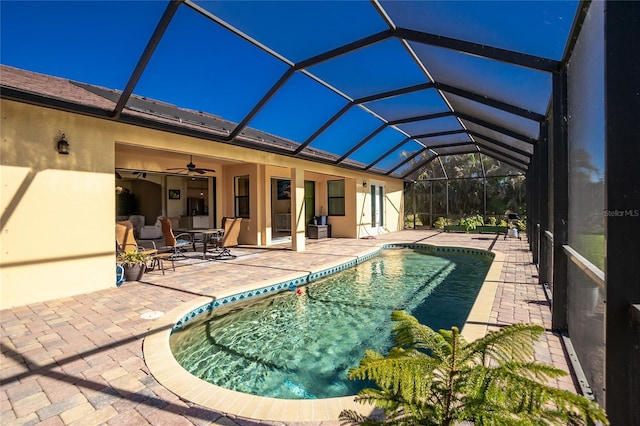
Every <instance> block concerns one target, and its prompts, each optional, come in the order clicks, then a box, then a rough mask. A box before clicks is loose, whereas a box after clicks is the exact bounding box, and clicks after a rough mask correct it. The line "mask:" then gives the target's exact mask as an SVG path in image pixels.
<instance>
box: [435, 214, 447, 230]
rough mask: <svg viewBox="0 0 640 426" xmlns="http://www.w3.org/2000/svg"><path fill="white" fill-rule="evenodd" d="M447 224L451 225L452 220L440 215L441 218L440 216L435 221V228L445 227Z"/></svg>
mask: <svg viewBox="0 0 640 426" xmlns="http://www.w3.org/2000/svg"><path fill="white" fill-rule="evenodd" d="M446 225H451V221H450V220H448V219H445V218H444V217H442V216H441V217H439V218H438V220H436V221H435V222H434V223H433V227H434V228H436V229H444V227H445V226H446Z"/></svg>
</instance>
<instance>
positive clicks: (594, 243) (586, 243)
mask: <svg viewBox="0 0 640 426" xmlns="http://www.w3.org/2000/svg"><path fill="white" fill-rule="evenodd" d="M572 240H573V241H571V243H570V245H571V247H573V248H574V249H575V250H577V251H578V252H579V253H580V254H581V255H583V256H584V257H586V258H587V259H588V260H589V261H590V262H591V263H593V264H594V265H596V266H597V267H598V268H600V270H602V271H604V235H600V234H585V235H577V236H576V237H575V238H572Z"/></svg>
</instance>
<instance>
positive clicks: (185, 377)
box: [143, 243, 504, 422]
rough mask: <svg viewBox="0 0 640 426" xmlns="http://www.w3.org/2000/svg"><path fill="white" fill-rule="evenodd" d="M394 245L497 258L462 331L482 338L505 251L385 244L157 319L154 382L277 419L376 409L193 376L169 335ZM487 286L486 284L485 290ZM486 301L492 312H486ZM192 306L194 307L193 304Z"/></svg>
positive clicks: (149, 355) (148, 347)
mask: <svg viewBox="0 0 640 426" xmlns="http://www.w3.org/2000/svg"><path fill="white" fill-rule="evenodd" d="M394 248H411V249H420V250H428V251H434V252H459V253H468V254H476V255H484V256H489V257H492V258H493V262H492V264H491V266H490V268H489V271H488V273H487V276H486V278H485V282H484V284H483V286H482V288H481V290H480V293H479V295H478V297H477V298H476V302H475V303H474V305H473V308H472V310H471V313H470V314H469V317H468V318H467V323H466V324H465V326H464V328H463V330H462V334H463V336H465V338H466V339H467V340H469V341H471V340H475V338H478V337H482V336H484V334H485V333H486V328H487V323H488V320H489V314H490V312H491V305H492V302H493V297H495V291H496V288H497V284H498V280H499V279H500V271H501V270H502V265H503V263H504V255H503V254H502V253H499V252H488V251H485V250H478V249H469V248H462V247H445V246H434V245H432V244H424V243H385V244H381V245H380V246H378V247H373V248H371V249H369V250H366V251H364V252H363V253H361V254H359V255H357V256H356V257H355V258H354V259H351V260H348V261H346V262H338V263H336V264H334V265H329V266H326V265H324V268H322V269H319V270H317V271H311V272H309V273H307V274H303V273H300V274H298V275H294V276H292V277H289V278H288V279H286V280H284V281H278V282H273V283H268V284H266V285H265V284H262V285H261V286H260V287H258V288H252V287H251V285H248V286H246V288H245V289H241V290H237V289H236V290H235V291H231V292H228V293H230V294H224V293H221V294H219V295H216V296H215V297H213V298H211V297H200V298H198V299H195V300H192V301H190V302H187V303H185V304H183V305H181V306H179V307H177V308H175V309H173V310H171V311H170V312H168V313H167V314H166V315H165V316H164V317H162V318H161V319H159V320H157V321H156V322H155V323H154V330H153V331H150V333H149V335H148V336H147V337H146V338H145V339H144V342H143V353H144V359H145V362H146V364H147V367H148V368H149V371H150V372H151V374H152V375H153V376H154V377H155V378H156V380H158V382H159V383H161V384H162V385H163V386H164V387H165V388H167V389H168V390H170V391H171V392H173V393H174V394H176V395H178V396H180V397H181V398H183V399H186V400H188V401H191V402H193V403H196V404H199V405H202V406H204V407H206V408H210V409H213V410H216V411H219V412H221V413H224V414H226V415H234V416H238V417H243V418H248V419H259V420H266V421H276V422H278V421H280V422H301V421H332V420H337V419H338V415H339V414H340V412H341V411H342V410H343V409H351V410H355V411H358V412H360V413H362V414H363V415H368V414H370V413H371V412H372V411H373V406H371V405H368V404H357V403H355V402H354V397H353V396H345V397H339V398H325V399H316V400H286V399H276V398H267V397H259V396H255V395H249V394H245V393H241V392H237V391H233V390H229V389H225V388H222V387H219V386H216V385H213V384H211V383H208V382H205V381H204V380H201V379H199V378H197V377H195V376H193V375H191V374H190V373H189V372H187V371H186V370H185V369H184V368H182V366H180V364H178V362H177V361H176V360H175V358H174V357H173V354H172V352H171V348H170V346H169V336H170V334H171V333H173V332H174V331H175V330H179V329H181V328H182V327H184V326H185V325H186V324H187V323H189V322H191V321H193V320H195V319H198V317H199V316H201V315H203V314H209V313H211V312H212V311H213V310H214V309H216V308H219V307H222V306H227V305H229V304H233V303H238V302H241V301H246V300H247V299H251V298H259V297H264V296H268V295H271V294H276V293H279V292H282V291H289V289H290V288H291V287H298V286H302V285H306V284H309V283H311V282H313V281H316V280H318V279H320V278H323V277H326V276H329V275H331V274H334V273H336V272H339V271H342V270H344V269H347V268H350V267H353V266H355V265H358V264H360V263H362V262H365V261H367V260H369V259H371V258H373V257H374V256H377V255H378V254H379V253H380V251H381V250H383V249H394ZM485 287H487V289H486V290H485ZM212 299H213V300H212ZM487 305H488V313H487V312H486V311H487ZM194 306H196V307H195V308H193V307H194Z"/></svg>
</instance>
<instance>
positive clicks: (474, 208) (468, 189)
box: [449, 179, 484, 216]
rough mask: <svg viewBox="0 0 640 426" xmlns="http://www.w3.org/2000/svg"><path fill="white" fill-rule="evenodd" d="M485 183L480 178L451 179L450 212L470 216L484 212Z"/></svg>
mask: <svg viewBox="0 0 640 426" xmlns="http://www.w3.org/2000/svg"><path fill="white" fill-rule="evenodd" d="M483 210H484V185H483V182H482V181H481V180H480V179H457V180H449V214H454V215H459V216H468V215H476V214H482V213H483Z"/></svg>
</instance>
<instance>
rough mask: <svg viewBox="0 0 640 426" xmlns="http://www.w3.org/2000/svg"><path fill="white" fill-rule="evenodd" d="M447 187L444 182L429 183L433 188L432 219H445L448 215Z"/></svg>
mask: <svg viewBox="0 0 640 426" xmlns="http://www.w3.org/2000/svg"><path fill="white" fill-rule="evenodd" d="M447 185H448V183H447V181H446V180H438V181H432V182H431V186H432V187H433V193H432V194H433V195H432V197H431V202H432V205H433V217H435V218H437V217H439V216H442V217H446V216H447V215H448V213H449V212H448V208H447V207H448V204H447Z"/></svg>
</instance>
